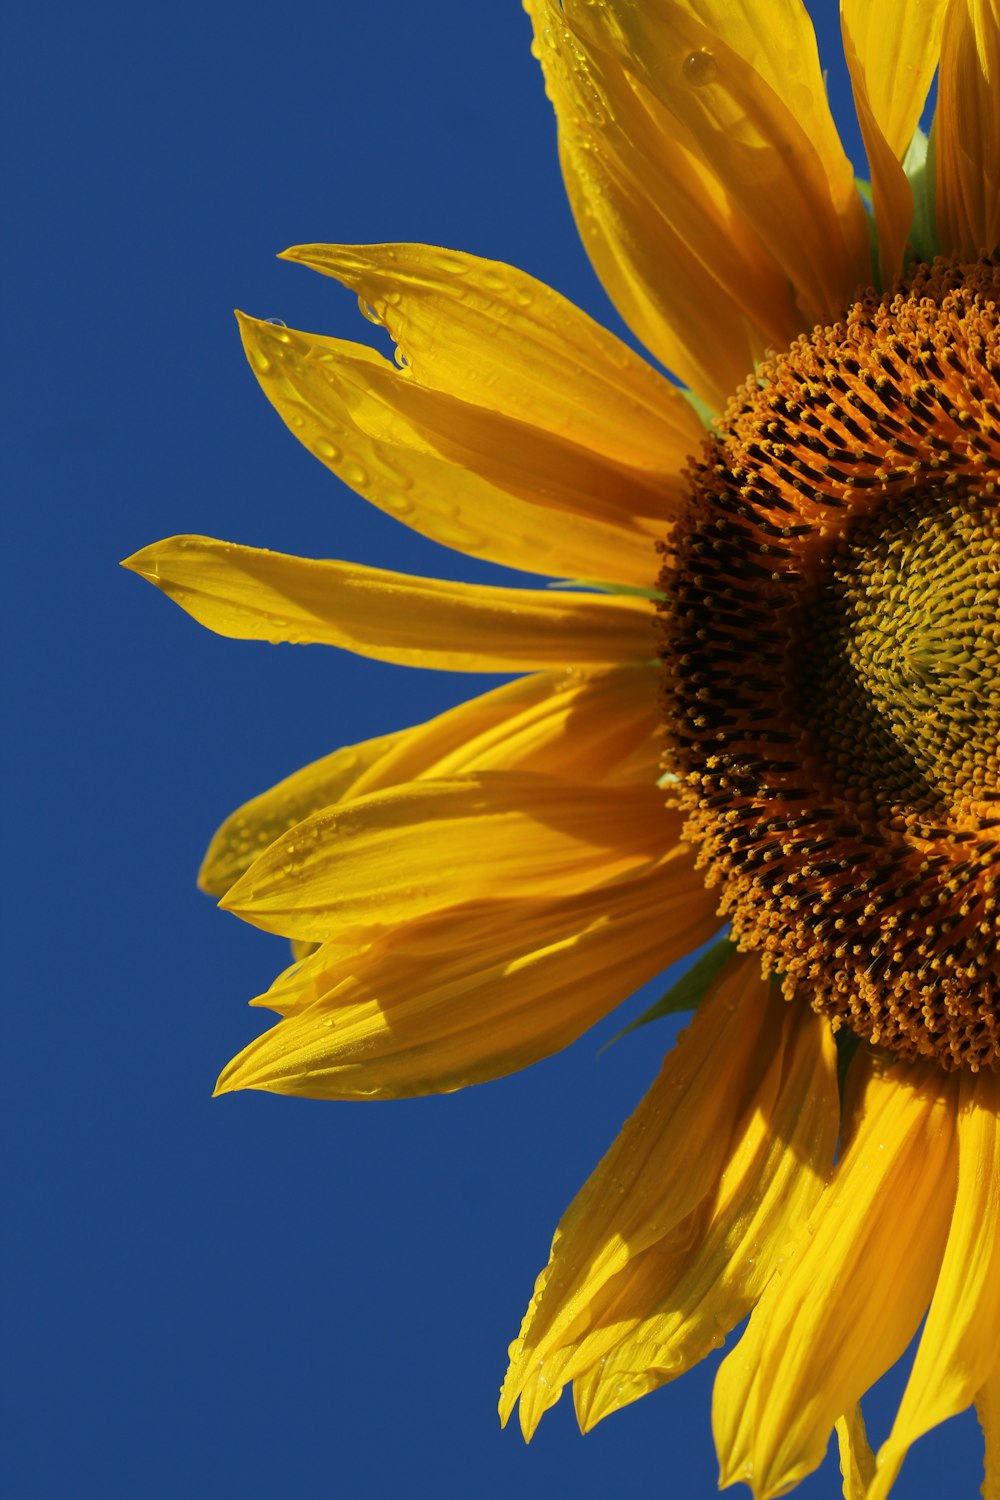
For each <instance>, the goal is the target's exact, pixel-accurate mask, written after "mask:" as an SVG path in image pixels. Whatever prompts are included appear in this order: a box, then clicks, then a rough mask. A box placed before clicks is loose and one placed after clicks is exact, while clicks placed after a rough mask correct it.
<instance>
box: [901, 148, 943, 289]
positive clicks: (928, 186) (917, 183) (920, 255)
mask: <svg viewBox="0 0 1000 1500" xmlns="http://www.w3.org/2000/svg"><path fill="white" fill-rule="evenodd" d="M935 139H936V137H935V132H934V126H933V125H932V126H931V133H930V135H929V136H926V135H924V132H923V131H922V130H921V129H920V127H919V126H918V127H917V129H916V130H915V131H914V134H913V139H912V141H911V142H910V144H909V146H907V148H906V155H905V156H904V157H903V171H904V172H905V173H906V177H907V181H908V182H909V184H910V187H911V188H912V190H913V225H912V227H911V229H910V244H911V245H912V246H913V253H914V255H915V256H916V258H917V260H925V261H931V260H933V259H934V257H935V255H940V254H941V244H940V241H939V240H938V233H937V219H936V216H935V212H934V179H935V150H934V143H935Z"/></svg>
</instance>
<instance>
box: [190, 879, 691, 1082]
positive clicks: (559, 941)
mask: <svg viewBox="0 0 1000 1500" xmlns="http://www.w3.org/2000/svg"><path fill="white" fill-rule="evenodd" d="M714 913H715V902H714V900H713V899H711V898H710V896H709V895H708V893H707V892H706V891H705V890H704V888H703V887H701V888H700V881H699V878H698V876H697V874H696V873H695V871H694V868H693V865H692V862H691V860H690V857H689V856H688V855H687V854H686V853H684V852H681V851H675V852H674V854H673V855H672V856H671V857H669V858H668V859H667V860H665V861H663V862H661V863H660V864H658V865H657V866H656V867H654V868H652V869H647V870H644V871H643V872H642V873H640V874H638V875H636V876H634V877H632V878H630V879H626V880H622V881H617V882H615V883H614V884H612V885H610V886H608V887H606V888H602V889H600V890H598V891H594V892H590V893H588V894H586V895H580V896H572V897H570V898H568V899H565V900H563V901H556V902H552V901H548V902H546V901H542V902H539V901H535V902H531V901H526V900H519V899H512V900H509V901H484V902H480V903H478V904H477V905H466V906H457V907H456V908H454V909H451V910H445V911H442V912H436V913H433V914H431V915H430V916H427V917H424V918H418V919H417V920H415V921H413V922H410V923H407V924H405V925H403V926H402V927H400V928H396V929H394V930H393V931H392V932H391V933H387V934H386V935H385V936H384V937H382V938H379V939H377V940H376V941H375V942H373V943H372V944H371V946H370V947H369V948H368V949H367V950H366V951H365V952H364V953H363V954H361V955H356V956H354V957H351V958H350V959H347V960H344V961H341V962H340V963H332V964H331V963H328V964H327V966H326V968H325V969H323V970H322V971H319V970H317V969H316V967H315V966H313V973H312V975H311V978H310V980H309V982H308V984H307V986H306V987H305V992H304V993H303V995H302V996H301V997H300V1004H299V1007H298V1008H296V1010H295V1011H294V1013H292V1014H290V1015H289V1018H288V1019H286V1020H284V1021H281V1022H280V1023H279V1024H278V1025H277V1026H276V1027H274V1028H273V1029H272V1030H271V1031H269V1032H267V1033H266V1034H265V1035H264V1036H262V1037H260V1038H259V1039H258V1040H257V1041H255V1042H252V1043H251V1044H250V1046H249V1047H247V1048H246V1049H245V1051H244V1052H242V1053H241V1054H240V1056H239V1057H237V1058H236V1059H235V1060H234V1061H233V1062H232V1063H231V1064H230V1065H229V1067H228V1068H227V1069H226V1070H225V1071H224V1073H223V1075H222V1077H221V1079H220V1080H219V1086H218V1087H219V1092H225V1091H227V1090H229V1089H237V1088H255V1089H265V1090H271V1091H273V1092H275V1093H283V1094H303V1095H308V1096H309V1097H310V1098H321V1099H354V1098H379V1099H390V1098H391V1099H398V1098H403V1097H405V1096H407V1095H412V1094H427V1093H442V1092H446V1091H448V1090H451V1089H457V1088H463V1087H465V1086H466V1085H468V1084H472V1083H480V1082H483V1081H484V1080H486V1079H488V1078H497V1077H500V1076H501V1075H503V1074H506V1073H509V1072H512V1071H513V1070H514V1069H516V1068H522V1067H526V1066H527V1065H528V1064H529V1063H533V1062H536V1061H537V1060H538V1059H539V1058H542V1057H547V1056H549V1055H550V1054H551V1053H553V1052H557V1051H559V1050H561V1049H562V1048H563V1047H566V1046H568V1045H569V1043H570V1042H572V1041H574V1040H575V1039H576V1037H578V1036H579V1035H580V1034H581V1033H582V1032H583V1031H585V1030H586V1029H587V1028H588V1027H590V1026H592V1025H593V1024H594V1022H595V1021H597V1020H599V1019H600V1017H601V1016H603V1015H604V1014H606V1013H607V1011H609V1010H610V1009H611V1008H612V1007H613V1006H615V1005H617V1004H618V1003H619V1001H621V1000H622V999H623V998H624V997H625V996H626V995H627V994H629V993H630V992H631V991H632V990H633V989H635V988H637V987H638V986H639V985H640V984H644V983H645V982H646V981H647V980H649V979H652V978H654V977H655V976H656V975H657V974H658V973H660V972H661V971H662V970H663V969H664V968H666V967H668V966H669V965H670V964H671V963H673V962H675V961H676V960H677V959H678V958H679V957H681V956H682V955H683V954H684V953H685V952H686V951H688V949H689V948H690V947H693V946H696V945H698V944H700V943H702V942H704V941H705V940H706V939H707V937H709V936H711V934H712V933H713V932H714V931H716V930H717V928H718V918H717V917H716V916H715V914H714Z"/></svg>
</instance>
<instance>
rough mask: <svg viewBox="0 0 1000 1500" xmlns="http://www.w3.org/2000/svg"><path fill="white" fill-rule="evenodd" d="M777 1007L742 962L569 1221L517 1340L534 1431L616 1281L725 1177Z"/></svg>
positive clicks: (515, 1391)
mask: <svg viewBox="0 0 1000 1500" xmlns="http://www.w3.org/2000/svg"><path fill="white" fill-rule="evenodd" d="M769 1004H770V1002H769V994H768V986H767V985H766V984H765V983H764V982H763V981H762V980H761V978H760V973H759V965H758V963H757V962H756V961H755V960H754V959H752V958H743V957H736V958H734V959H732V960H731V961H730V963H729V964H728V965H727V967H726V969H724V970H723V973H722V975H721V977H720V979H719V980H718V981H717V982H716V985H715V987H714V989H713V991H712V992H711V994H710V995H709V997H707V998H706V999H705V1000H704V1001H703V1002H702V1004H701V1006H700V1007H699V1009H698V1011H697V1013H696V1015H695V1017H694V1019H693V1021H692V1022H691V1024H690V1026H689V1027H688V1029H687V1031H686V1032H685V1033H684V1034H683V1035H682V1037H681V1038H680V1040H679V1041H678V1043H677V1045H676V1046H675V1047H674V1048H673V1050H672V1051H671V1052H670V1053H668V1055H667V1058H666V1060H665V1062H664V1064H663V1069H662V1071H661V1073H660V1076H659V1078H658V1079H657V1081H656V1082H655V1083H654V1085H653V1087H652V1088H651V1089H650V1091H649V1093H648V1094H647V1095H646V1097H645V1099H644V1100H643V1102H642V1103H641V1104H640V1106H639V1108H638V1110H637V1111H636V1113H635V1114H634V1115H633V1116H632V1118H631V1119H630V1120H629V1121H628V1123H627V1124H626V1125H625V1127H624V1129H623V1131H622V1133H621V1135H620V1136H619V1137H618V1139H617V1141H616V1142H615V1144H614V1145H613V1146H612V1148H611V1150H610V1151H609V1152H608V1154H607V1156H605V1158H604V1160H603V1161H602V1162H601V1164H600V1166H599V1167H598V1168H597V1170H596V1171H595V1172H594V1173H593V1174H592V1175H591V1177H590V1179H589V1180H588V1182H587V1183H586V1184H585V1186H584V1187H583V1188H582V1189H581V1191H580V1192H579V1193H578V1194H577V1196H576V1198H575V1199H574V1200H573V1202H572V1203H571V1204H570V1207H569V1208H568V1209H567V1211H566V1213H565V1214H564V1216H563V1218H562V1220H561V1221H560V1224H559V1227H558V1229H557V1230H556V1233H555V1238H554V1240H553V1242H552V1252H551V1255H550V1258H549V1263H548V1266H547V1267H546V1269H545V1270H544V1271H543V1272H542V1275H541V1276H540V1277H539V1279H538V1282H537V1283H536V1287H535V1295H534V1297H533V1298H532V1301H531V1305H530V1306H529V1308H528V1311H527V1313H526V1314H525V1317H524V1322H523V1324H522V1327H521V1332H520V1335H519V1337H518V1339H517V1341H516V1342H515V1343H514V1344H512V1345H511V1350H510V1359H511V1363H510V1369H509V1370H508V1372H507V1378H506V1380H505V1382H504V1388H503V1392H502V1394H501V1399H500V1416H501V1419H502V1421H504V1422H506V1421H507V1419H508V1417H509V1416H510V1413H511V1411H512V1410H513V1406H514V1403H515V1401H516V1400H517V1399H518V1397H520V1399H521V1412H520V1415H521V1426H522V1429H523V1431H524V1433H525V1436H526V1437H530V1435H531V1433H532V1432H533V1431H534V1428H535V1426H536V1425H537V1423H538V1420H539V1418H540V1417H541V1415H542V1413H543V1412H544V1411H545V1410H546V1408H547V1407H548V1406H550V1405H552V1403H553V1402H554V1401H556V1400H558V1398H559V1394H560V1391H561V1389H562V1387H563V1385H564V1384H565V1383H566V1381H567V1380H568V1379H571V1378H572V1371H571V1368H570V1366H571V1361H572V1360H573V1358H574V1352H575V1348H576V1346H577V1345H578V1344H579V1343H580V1342H581V1340H582V1339H584V1338H585V1337H586V1335H587V1334H588V1333H589V1330H590V1329H591V1327H592V1322H593V1318H594V1313H595V1309H596V1311H597V1312H598V1313H599V1311H600V1308H601V1298H602V1296H604V1294H605V1289H606V1288H608V1287H609V1286H610V1287H612V1288H613V1286H614V1282H615V1278H617V1277H619V1276H620V1274H621V1273H622V1272H623V1271H625V1269H626V1267H627V1266H628V1264H629V1262H630V1261H632V1260H633V1259H635V1258H636V1257H639V1256H642V1254H643V1252H644V1251H647V1250H652V1252H653V1254H654V1257H655V1255H656V1254H657V1253H660V1254H662V1255H664V1256H667V1257H669V1255H670V1253H671V1252H672V1251H673V1249H674V1243H673V1238H675V1237H676V1235H677V1234H678V1233H680V1234H681V1235H682V1236H685V1235H686V1233H687V1227H686V1223H685V1221H687V1220H688V1218H689V1216H690V1215H691V1214H692V1213H694V1212H695V1211H696V1210H697V1209H698V1208H699V1205H700V1204H701V1203H702V1201H703V1200H704V1199H705V1198H706V1196H707V1195H708V1194H709V1193H711V1192H712V1190H713V1189H714V1187H715V1185H716V1184H717V1182H718V1180H719V1174H720V1171H721V1168H722V1166H723V1163H724V1161H725V1158H726V1152H727V1148H728V1146H729V1141H730V1137H731V1135H732V1130H733V1125H734V1122H735V1120H736V1119H737V1118H738V1116H739V1114H740V1112H741V1109H742V1108H743V1106H744V1103H745V1092H746V1088H747V1082H748V1079H749V1078H750V1077H752V1071H753V1068H754V1059H755V1056H756V1053H757V1048H758V1045H759V1043H760V1039H761V1036H762V1034H763V1033H764V1032H765V1030H766V1028H767V1023H768V1020H769V1017H770V1009H769ZM653 1263H654V1265H655V1259H654V1262H653ZM633 1326H634V1319H633ZM611 1343H613V1330H612V1337H611V1339H610V1342H609V1345H608V1347H610V1344H611ZM599 1357H600V1354H599V1353H597V1354H595V1355H594V1358H599ZM592 1362H593V1361H592V1360H591V1359H588V1361H587V1364H588V1366H589V1364H590V1363H592ZM567 1371H569V1373H567Z"/></svg>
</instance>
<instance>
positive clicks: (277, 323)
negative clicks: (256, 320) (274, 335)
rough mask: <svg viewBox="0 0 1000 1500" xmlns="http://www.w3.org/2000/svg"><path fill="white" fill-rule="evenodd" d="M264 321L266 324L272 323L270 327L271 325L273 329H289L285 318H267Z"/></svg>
mask: <svg viewBox="0 0 1000 1500" xmlns="http://www.w3.org/2000/svg"><path fill="white" fill-rule="evenodd" d="M263 321H264V322H265V323H270V325H271V327H272V328H287V327H288V324H287V323H286V322H285V320H284V318H265V319H264V320H263Z"/></svg>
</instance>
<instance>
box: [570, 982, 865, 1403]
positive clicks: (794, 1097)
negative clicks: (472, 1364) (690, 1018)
mask: <svg viewBox="0 0 1000 1500" xmlns="http://www.w3.org/2000/svg"><path fill="white" fill-rule="evenodd" d="M767 1006H768V1012H769V1013H768V1016H767V1020H766V1022H765V1024H764V1027H763V1028H762V1030H763V1033H764V1035H765V1036H766V1038H767V1046H766V1062H765V1063H764V1065H763V1066H762V1069H761V1076H760V1077H759V1078H757V1079H755V1080H754V1083H753V1087H752V1088H751V1089H750V1090H749V1094H750V1098H749V1103H748V1105H747V1106H746V1109H745V1111H744V1114H743V1118H742V1120H741V1121H740V1122H739V1123H738V1125H737V1127H736V1129H735V1131H734V1133H733V1138H732V1141H731V1142H730V1144H729V1147H728V1150H727V1153H726V1159H725V1162H724V1164H723V1167H722V1170H721V1173H720V1176H719V1180H718V1184H717V1187H716V1188H715V1191H714V1193H713V1194H712V1195H711V1200H710V1201H707V1202H706V1204H705V1212H704V1213H703V1214H698V1215H696V1220H695V1222H694V1224H693V1225H692V1226H691V1233H690V1235H689V1236H684V1237H683V1238H682V1239H681V1242H680V1243H679V1244H678V1246H677V1247H676V1249H674V1247H672V1246H671V1245H669V1243H668V1244H666V1245H663V1244H661V1245H654V1246H651V1247H650V1248H649V1249H647V1250H645V1251H644V1252H643V1253H642V1254H641V1255H638V1256H635V1257H633V1258H632V1259H631V1260H630V1261H629V1264H628V1266H627V1267H626V1268H625V1270H623V1271H622V1272H620V1273H619V1274H618V1276H617V1277H615V1279H614V1281H613V1282H612V1283H610V1284H609V1285H608V1286H607V1287H606V1288H604V1289H602V1291H603V1295H601V1296H599V1297H598V1298H596V1299H594V1300H592V1301H591V1305H590V1319H591V1321H590V1325H589V1327H588V1329H587V1332H586V1334H585V1335H584V1337H583V1338H582V1339H581V1340H580V1342H579V1344H578V1345H577V1348H576V1350H575V1353H574V1358H573V1360H572V1362H571V1364H570V1365H569V1366H567V1368H566V1369H565V1370H564V1371H563V1372H562V1374H561V1378H562V1379H569V1378H570V1376H571V1375H572V1376H574V1377H576V1383H575V1385H574V1391H573V1394H574V1398H575V1402H576V1410H577V1417H578V1419H579V1421H580V1426H581V1427H582V1428H583V1430H584V1431H587V1430H589V1428H591V1427H593V1426H594V1424H595V1423H596V1422H599V1421H600V1420H601V1419H602V1418H603V1417H605V1416H607V1415H608V1414H609V1413H610V1412H611V1411H615V1410H617V1409H618V1408H619V1407H622V1406H625V1405H626V1404H627V1403H628V1402H630V1401H634V1400H636V1399H637V1398H638V1397H639V1396H644V1395H646V1394H647V1392H649V1391H651V1390H654V1389H655V1388H656V1387H657V1386H659V1385H662V1384H663V1383H664V1382H665V1381H667V1380H673V1379H674V1378H675V1377H676V1376H678V1375H680V1374H682V1373H683V1372H684V1371H685V1370H687V1369H690V1367H691V1366H692V1365H694V1364H696V1363H697V1362H698V1361H699V1360H701V1359H703V1358H704V1357H705V1356H706V1355H707V1354H708V1353H710V1352H711V1350H712V1349H715V1348H717V1347H718V1345H719V1344H720V1343H721V1341H722V1338H723V1336H724V1335H725V1334H726V1333H728V1332H729V1330H730V1329H731V1328H734V1327H735V1326H736V1324H737V1323H739V1322H740V1321H741V1320H742V1319H743V1318H744V1317H745V1315H746V1314H747V1312H749V1310H750V1308H751V1307H752V1306H753V1304H754V1303H755V1302H756V1301H757V1299H758V1297H759V1296H760V1295H761V1293H762V1292H763V1290H764V1287H765V1286H766V1285H767V1283H768V1281H769V1280H770V1278H771V1276H772V1274H773V1272H774V1269H775V1266H776V1265H777V1264H779V1261H780V1254H781V1252H782V1251H783V1250H784V1249H785V1247H786V1245H787V1242H788V1241H789V1239H790V1238H791V1237H792V1236H793V1235H794V1234H795V1233H796V1232H797V1231H798V1230H799V1228H800V1227H801V1225H802V1224H803V1223H804V1221H805V1219H806V1218H807V1217H808V1215H809V1212H810V1211H811V1209H812V1208H813V1206H814V1204H815V1203H816V1200H817V1198H818V1197H819V1195H820V1193H821V1192H822V1190H823V1186H824V1184H825V1182H826V1180H827V1177H828V1175H829V1172H830V1168H831V1166H832V1163H833V1153H834V1147H835V1146H836V1142H837V1133H838V1130H839V1127H840V1106H839V1099H838V1093H837V1058H836V1048H835V1046H834V1043H833V1036H832V1034H831V1032H830V1029H829V1026H828V1025H827V1024H826V1023H825V1022H824V1021H822V1020H821V1019H820V1018H819V1017H818V1016H816V1015H815V1014H814V1013H813V1012H812V1011H810V1010H809V1009H808V1008H806V1007H805V1006H802V1005H795V1006H790V1005H788V1004H787V1002H786V1001H784V1000H783V999H782V997H781V996H780V994H779V993H778V992H777V990H776V989H775V990H774V992H772V994H771V995H770V996H769V997H768V1001H767ZM689 1239H690V1242H688V1240H689ZM588 1364H589V1366H590V1368H589V1369H588ZM578 1371H583V1372H584V1373H583V1374H582V1376H578V1373H577V1372H578Z"/></svg>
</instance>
